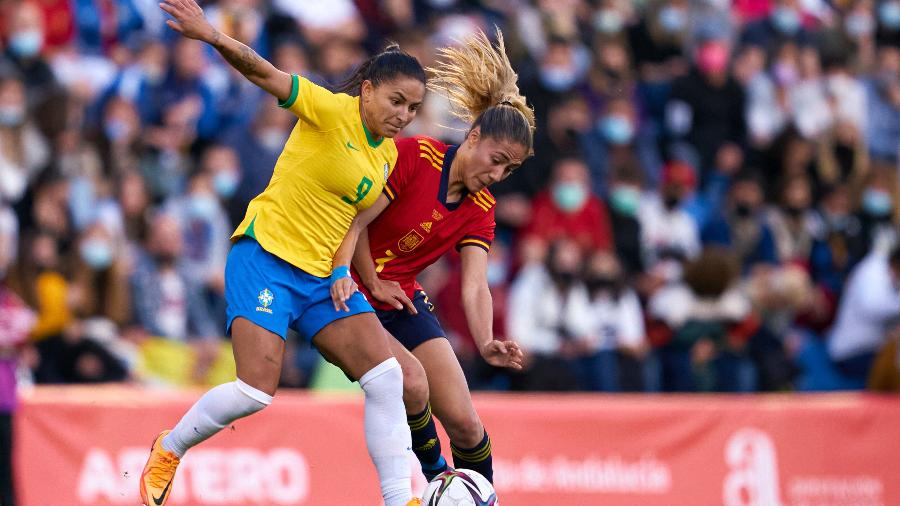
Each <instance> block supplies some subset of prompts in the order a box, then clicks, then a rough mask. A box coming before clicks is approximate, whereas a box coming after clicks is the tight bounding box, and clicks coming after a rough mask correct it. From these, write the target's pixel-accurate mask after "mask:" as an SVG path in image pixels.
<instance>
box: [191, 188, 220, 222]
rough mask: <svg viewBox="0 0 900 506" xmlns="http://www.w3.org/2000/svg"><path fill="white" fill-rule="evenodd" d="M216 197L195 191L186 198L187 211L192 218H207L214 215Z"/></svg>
mask: <svg viewBox="0 0 900 506" xmlns="http://www.w3.org/2000/svg"><path fill="white" fill-rule="evenodd" d="M216 204H217V202H216V199H215V198H214V197H213V196H212V195H207V194H205V193H195V194H193V195H191V196H190V197H189V199H188V213H189V214H190V216H191V217H192V218H195V219H199V220H208V219H211V218H212V217H214V216H215V215H216Z"/></svg>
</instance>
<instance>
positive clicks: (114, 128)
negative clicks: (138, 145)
mask: <svg viewBox="0 0 900 506" xmlns="http://www.w3.org/2000/svg"><path fill="white" fill-rule="evenodd" d="M103 131H104V132H105V133H106V137H107V138H108V139H109V140H111V141H112V142H121V141H123V140H125V139H127V138H128V136H129V135H131V126H130V125H129V124H128V123H127V122H125V121H122V120H119V119H111V120H109V121H107V122H106V124H105V125H103Z"/></svg>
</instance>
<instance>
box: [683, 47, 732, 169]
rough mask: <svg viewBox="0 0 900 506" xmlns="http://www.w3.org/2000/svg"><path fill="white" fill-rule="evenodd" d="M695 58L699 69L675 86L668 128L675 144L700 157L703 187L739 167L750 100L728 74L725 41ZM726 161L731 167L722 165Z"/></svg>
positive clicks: (728, 51)
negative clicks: (714, 175)
mask: <svg viewBox="0 0 900 506" xmlns="http://www.w3.org/2000/svg"><path fill="white" fill-rule="evenodd" d="M696 56H697V58H696V67H695V69H694V70H693V71H692V72H691V73H690V74H689V75H686V76H684V77H682V78H679V79H677V80H675V81H674V82H673V83H672V94H671V97H670V99H669V103H668V104H667V105H666V125H667V127H668V131H669V132H670V134H671V135H672V136H673V138H674V140H676V141H682V140H683V141H684V142H686V143H687V147H688V148H689V149H690V150H691V151H693V152H695V153H696V156H697V160H696V163H695V164H693V165H694V166H696V167H699V169H700V176H701V177H700V180H701V182H705V181H706V174H707V172H709V171H711V170H712V169H714V168H718V169H729V168H731V167H730V166H740V164H741V160H742V159H743V152H742V148H741V145H742V143H743V141H744V138H745V135H746V125H745V124H744V118H745V117H746V114H745V102H746V99H745V96H744V91H743V89H742V88H741V87H740V85H738V83H737V82H736V81H735V80H734V78H733V77H731V75H730V74H729V70H728V66H729V63H728V59H729V56H730V49H729V47H728V45H727V43H726V42H725V41H722V40H712V41H708V42H705V43H703V45H701V46H700V47H699V48H698V49H697V55H696ZM723 158H727V159H728V161H727V163H722V161H723V160H722V159H723ZM716 165H719V166H718V167H716ZM725 165H728V167H726V166H725Z"/></svg>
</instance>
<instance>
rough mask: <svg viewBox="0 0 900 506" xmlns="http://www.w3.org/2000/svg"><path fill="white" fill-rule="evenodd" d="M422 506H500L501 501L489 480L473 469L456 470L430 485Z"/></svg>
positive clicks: (431, 482)
mask: <svg viewBox="0 0 900 506" xmlns="http://www.w3.org/2000/svg"><path fill="white" fill-rule="evenodd" d="M422 506H500V501H498V500H497V493H496V492H494V487H492V486H491V482H489V481H487V478H485V477H484V476H482V475H480V474H478V473H477V472H475V471H472V470H471V469H454V470H450V471H444V472H443V473H441V474H439V475H437V476H435V478H434V479H433V480H431V481H430V482H429V483H428V486H427V487H425V493H424V494H423V495H422Z"/></svg>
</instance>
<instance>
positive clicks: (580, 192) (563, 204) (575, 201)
mask: <svg viewBox="0 0 900 506" xmlns="http://www.w3.org/2000/svg"><path fill="white" fill-rule="evenodd" d="M587 198H588V193H587V189H586V188H585V187H584V186H582V185H581V184H580V183H557V184H555V185H554V186H553V202H555V203H556V205H557V207H559V208H560V209H562V210H563V211H565V212H567V213H571V212H574V211H578V210H579V209H581V208H582V207H583V206H584V203H585V201H587Z"/></svg>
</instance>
